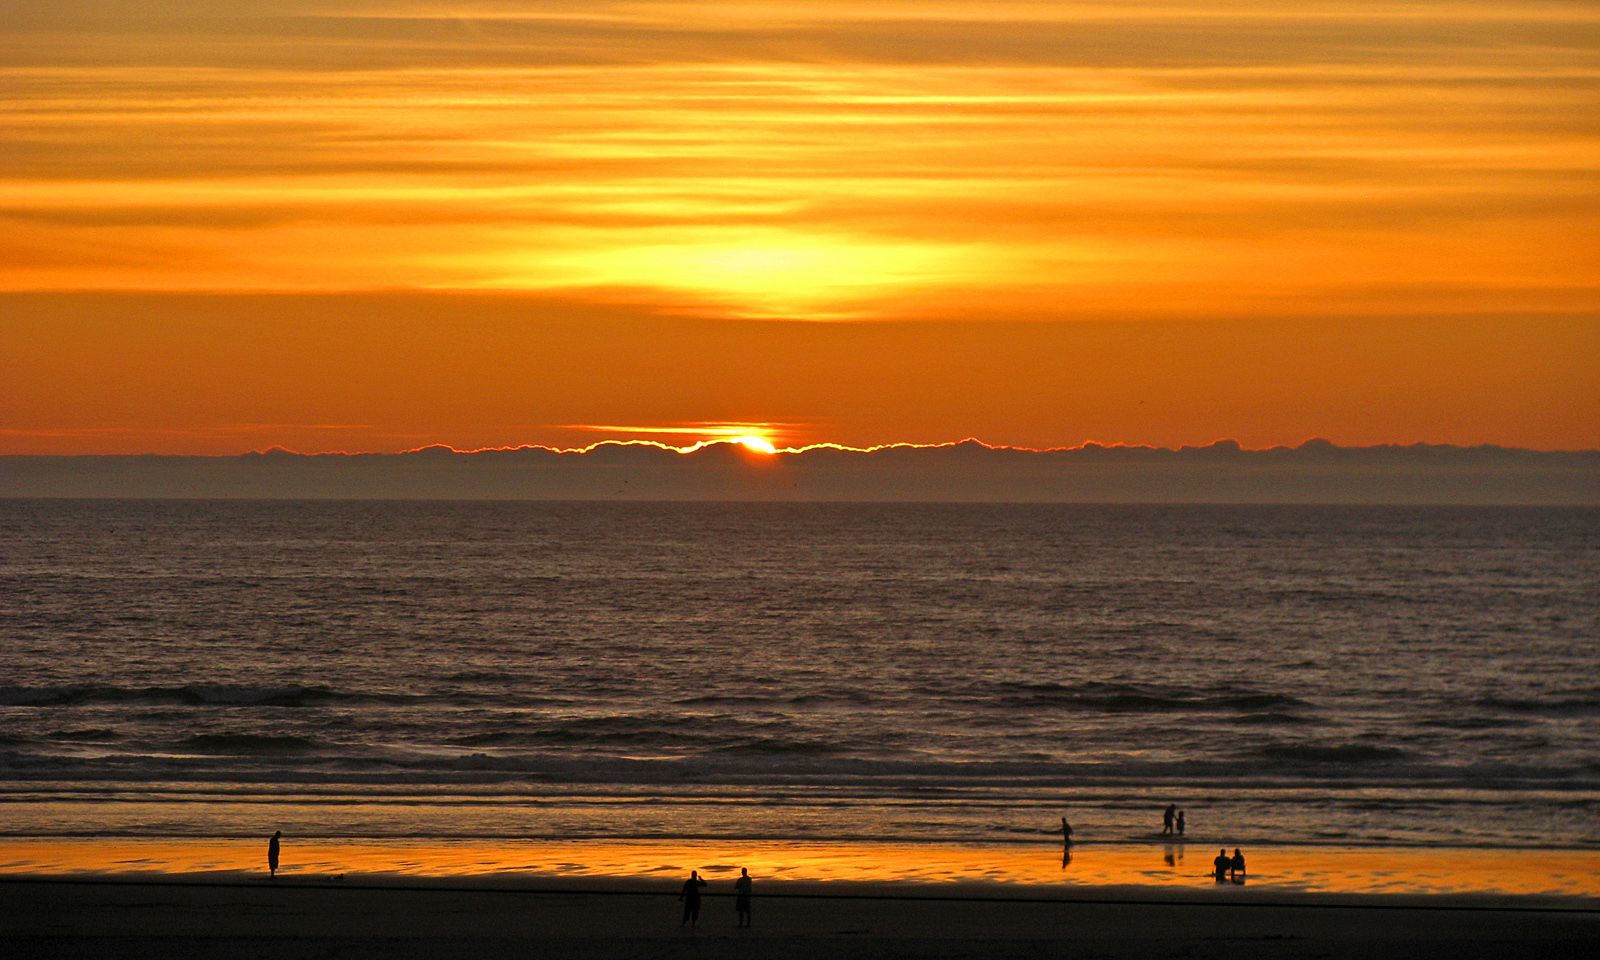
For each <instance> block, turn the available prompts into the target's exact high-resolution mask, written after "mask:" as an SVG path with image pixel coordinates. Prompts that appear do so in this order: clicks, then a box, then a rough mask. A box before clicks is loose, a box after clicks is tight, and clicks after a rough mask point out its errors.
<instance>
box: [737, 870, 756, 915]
mask: <svg viewBox="0 0 1600 960" xmlns="http://www.w3.org/2000/svg"><path fill="white" fill-rule="evenodd" d="M753 885H754V884H753V882H752V881H751V879H750V871H749V870H748V869H747V868H745V867H740V868H739V879H737V880H735V881H733V892H734V898H733V909H734V910H735V911H736V912H737V913H738V914H739V926H741V927H748V926H750V888H751V887H752V886H753Z"/></svg>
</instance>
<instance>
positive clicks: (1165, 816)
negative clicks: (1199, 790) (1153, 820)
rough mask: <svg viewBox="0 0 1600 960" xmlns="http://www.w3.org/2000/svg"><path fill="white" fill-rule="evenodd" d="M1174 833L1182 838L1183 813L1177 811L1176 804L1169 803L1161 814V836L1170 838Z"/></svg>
mask: <svg viewBox="0 0 1600 960" xmlns="http://www.w3.org/2000/svg"><path fill="white" fill-rule="evenodd" d="M1174 832H1176V834H1177V835H1178V836H1180V837H1181V836H1183V811H1182V810H1179V809H1178V805H1177V804H1175V803H1169V804H1167V809H1166V810H1164V811H1163V812H1162V814H1161V835H1162V836H1164V837H1170V836H1172V835H1173V833H1174Z"/></svg>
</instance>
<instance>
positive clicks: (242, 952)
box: [0, 877, 1600, 960]
mask: <svg viewBox="0 0 1600 960" xmlns="http://www.w3.org/2000/svg"><path fill="white" fill-rule="evenodd" d="M568 882H569V883H574V884H575V883H577V882H578V881H568ZM584 882H585V883H586V884H587V887H586V888H585V889H582V890H579V889H576V888H569V889H567V890H557V889H553V888H548V887H547V888H527V887H524V888H507V887H503V886H496V885H494V884H492V883H489V882H487V881H480V882H479V883H478V884H477V885H471V884H466V885H463V884H461V883H459V882H457V883H456V884H455V885H451V886H443V885H441V882H435V883H433V884H429V883H425V882H420V881H411V882H409V883H396V882H392V881H391V882H389V883H387V884H382V885H380V884H368V883H366V882H364V881H363V882H353V881H350V880H346V881H327V880H317V881H308V880H294V879H280V880H277V881H268V880H265V879H251V880H244V881H239V882H233V881H226V880H219V879H216V878H205V877H198V878H193V877H191V878H181V877H180V878H167V879H159V880H151V879H142V880H129V879H126V878H121V879H100V880H91V879H84V878H77V879H68V878H59V877H57V878H43V879H22V878H16V877H10V878H3V879H0V939H3V940H4V947H5V954H6V956H7V957H52V958H53V957H96V958H100V957H129V958H152V960H154V958H162V960H172V958H187V957H227V958H230V960H233V958H249V957H263V958H266V957H271V958H275V960H293V958H301V957H306V958H310V957H344V958H355V960H362V958H375V960H376V958H386V960H395V958H411V957H416V958H423V957H427V958H442V960H451V958H464V960H466V958H470V960H484V958H490V957H502V956H505V957H511V956H515V957H519V958H520V957H528V956H560V957H574V958H646V957H694V958H705V960H717V958H723V957H726V958H746V957H775V958H790V957H793V958H797V960H798V958H812V957H868V958H889V957H934V958H946V957H950V958H954V957H993V958H1012V957H1018V958H1021V957H1030V958H1032V957H1056V956H1071V957H1082V958H1090V957H1107V958H1114V957H1156V958H1162V957H1173V958H1177V957H1186V958H1211V957H1217V958H1222V957H1245V958H1252V957H1268V956H1270V957H1288V958H1300V957H1304V958H1312V957H1317V958H1351V960H1373V958H1378V957H1424V958H1432V957H1438V958H1444V957H1468V958H1471V957H1485V958H1488V957H1495V958H1504V957H1508V956H1524V955H1538V956H1541V957H1547V958H1558V960H1559V958H1566V957H1573V958H1576V957H1580V956H1581V957H1588V956H1590V955H1592V950H1593V945H1594V943H1596V942H1600V908H1597V906H1596V905H1595V904H1593V903H1588V904H1583V903H1573V902H1567V903H1566V904H1565V906H1564V907H1561V906H1559V905H1553V904H1552V903H1550V902H1547V901H1538V900H1536V899H1532V898H1526V897H1521V898H1519V897H1510V898H1506V897H1501V898H1476V899H1472V900H1463V899H1462V898H1449V897H1401V896H1394V895H1386V896H1367V897H1352V896H1348V895H1346V896H1333V895H1327V894H1261V895H1258V896H1254V897H1251V898H1249V899H1240V898H1211V899H1207V898H1205V897H1187V898H1184V897H1175V896H1171V895H1169V896H1167V897H1165V898H1162V897H1145V898H1140V897H1139V896H1138V894H1139V890H1138V888H1118V889H1109V888H1108V889H1100V890H1093V891H1083V892H1082V895H1081V896H1078V897H1076V898H1073V899H1065V898H1059V892H1058V891H1041V890H1032V891H1030V890H1026V889H1018V888H1015V887H1009V888H1008V887H996V886H992V885H964V884H955V885H949V884H946V885H939V886H922V885H915V884H812V885H800V886H795V887H789V886H785V888H784V889H783V890H781V891H775V892H772V893H769V894H767V895H764V896H758V897H757V898H756V901H755V925H754V927H753V928H752V929H749V930H738V929H736V928H735V917H734V910H733V899H732V897H730V896H727V895H725V894H712V895H709V896H707V898H706V900H705V902H704V907H703V909H702V912H701V918H700V925H699V927H698V928H696V929H686V928H681V927H680V926H679V911H680V906H679V904H678V902H677V900H676V897H675V894H674V892H673V890H672V889H671V887H670V886H669V885H667V884H658V885H654V886H648V887H645V888H641V887H640V886H639V885H638V884H637V883H636V882H622V881H613V882H609V883H607V882H602V881H598V880H594V879H590V880H588V881H584ZM769 886H770V885H769ZM1030 896H1031V897H1032V898H1031V899H1028V898H1029V897H1030Z"/></svg>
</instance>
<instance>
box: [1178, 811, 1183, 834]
mask: <svg viewBox="0 0 1600 960" xmlns="http://www.w3.org/2000/svg"><path fill="white" fill-rule="evenodd" d="M1178 836H1180V837H1181V836H1183V811H1182V810H1179V811H1178Z"/></svg>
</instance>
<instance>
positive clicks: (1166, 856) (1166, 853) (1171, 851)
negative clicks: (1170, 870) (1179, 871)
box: [1161, 843, 1178, 867]
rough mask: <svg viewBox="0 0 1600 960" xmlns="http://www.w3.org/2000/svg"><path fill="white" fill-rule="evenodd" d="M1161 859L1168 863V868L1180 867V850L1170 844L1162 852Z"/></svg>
mask: <svg viewBox="0 0 1600 960" xmlns="http://www.w3.org/2000/svg"><path fill="white" fill-rule="evenodd" d="M1161 859H1162V860H1165V861H1166V862H1167V866H1169V867H1175V866H1177V865H1178V848H1177V847H1174V846H1173V845H1172V844H1170V843H1169V844H1166V845H1165V846H1164V847H1163V848H1162V850H1161Z"/></svg>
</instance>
